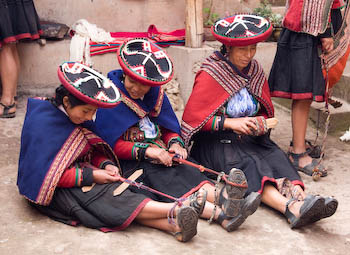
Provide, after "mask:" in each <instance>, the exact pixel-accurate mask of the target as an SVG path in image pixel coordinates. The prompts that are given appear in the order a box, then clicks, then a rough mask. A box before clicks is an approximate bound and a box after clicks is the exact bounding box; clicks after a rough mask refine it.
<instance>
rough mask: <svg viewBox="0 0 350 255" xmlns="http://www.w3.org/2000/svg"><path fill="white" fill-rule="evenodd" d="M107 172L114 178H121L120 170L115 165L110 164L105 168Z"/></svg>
mask: <svg viewBox="0 0 350 255" xmlns="http://www.w3.org/2000/svg"><path fill="white" fill-rule="evenodd" d="M105 170H106V171H107V172H108V173H109V174H111V175H113V176H120V170H119V168H118V167H116V166H115V165H111V164H109V165H107V166H106V167H105Z"/></svg>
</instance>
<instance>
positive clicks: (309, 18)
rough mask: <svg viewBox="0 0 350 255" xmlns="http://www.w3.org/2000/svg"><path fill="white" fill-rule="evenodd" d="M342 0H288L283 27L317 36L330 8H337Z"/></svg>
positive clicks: (324, 29)
mask: <svg viewBox="0 0 350 255" xmlns="http://www.w3.org/2000/svg"><path fill="white" fill-rule="evenodd" d="M341 2H342V0H288V1H287V3H286V12H285V16H284V19H283V27H285V28H288V29H289V30H292V31H295V32H303V33H307V34H311V35H313V36H317V35H319V34H323V33H324V32H325V31H326V29H327V25H328V21H329V16H330V12H331V8H339V7H340V6H341Z"/></svg>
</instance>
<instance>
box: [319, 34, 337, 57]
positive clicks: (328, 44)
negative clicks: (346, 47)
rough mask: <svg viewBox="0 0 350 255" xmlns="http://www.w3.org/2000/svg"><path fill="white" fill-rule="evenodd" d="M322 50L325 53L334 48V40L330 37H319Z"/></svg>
mask: <svg viewBox="0 0 350 255" xmlns="http://www.w3.org/2000/svg"><path fill="white" fill-rule="evenodd" d="M321 43H322V50H323V51H324V52H325V53H328V52H330V51H331V50H333V48H334V41H333V38H332V37H326V38H321Z"/></svg>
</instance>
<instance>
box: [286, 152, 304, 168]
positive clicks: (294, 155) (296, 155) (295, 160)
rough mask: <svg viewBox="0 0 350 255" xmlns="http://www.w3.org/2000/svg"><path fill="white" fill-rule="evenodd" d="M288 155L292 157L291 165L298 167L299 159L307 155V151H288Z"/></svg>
mask: <svg viewBox="0 0 350 255" xmlns="http://www.w3.org/2000/svg"><path fill="white" fill-rule="evenodd" d="M287 155H288V156H291V157H292V158H293V165H294V166H296V167H298V166H299V159H300V158H301V157H304V156H305V155H308V152H307V151H304V152H302V153H294V152H291V151H289V152H288V153H287Z"/></svg>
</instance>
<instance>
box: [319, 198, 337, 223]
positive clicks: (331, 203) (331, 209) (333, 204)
mask: <svg viewBox="0 0 350 255" xmlns="http://www.w3.org/2000/svg"><path fill="white" fill-rule="evenodd" d="M324 205H325V209H324V213H323V215H322V219H323V218H328V217H331V216H332V215H333V214H334V213H335V212H336V211H337V208H338V200H337V199H335V198H334V197H326V198H325V202H324Z"/></svg>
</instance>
